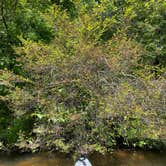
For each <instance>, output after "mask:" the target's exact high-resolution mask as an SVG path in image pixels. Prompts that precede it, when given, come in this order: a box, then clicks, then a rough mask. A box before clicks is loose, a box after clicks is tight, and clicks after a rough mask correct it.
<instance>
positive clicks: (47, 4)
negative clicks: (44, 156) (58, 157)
mask: <svg viewBox="0 0 166 166" xmlns="http://www.w3.org/2000/svg"><path fill="white" fill-rule="evenodd" d="M10 3H11V4H12V5H10ZM0 10H1V19H0V21H1V23H2V24H0V37H1V38H2V40H1V41H0V46H1V47H0V69H1V70H0V106H1V107H0V148H2V147H4V146H6V147H8V148H9V149H12V147H15V148H16V147H17V148H19V149H20V150H23V151H33V152H35V151H36V150H39V149H47V150H48V149H53V150H60V151H63V152H70V151H72V152H77V153H89V152H93V151H98V152H101V153H104V152H106V151H107V150H110V149H111V148H113V147H115V146H118V145H121V144H122V145H123V146H126V145H127V146H132V147H140V148H145V147H151V145H152V142H151V141H149V142H148V141H147V139H150V140H153V139H159V138H165V136H166V133H165V132H164V131H165V125H164V124H165V122H166V118H165V112H164V111H165V107H166V103H165V88H166V87H165V85H166V80H165V71H166V70H165V26H164V25H165V2H164V1H157V2H156V1H154V0H148V1H138V0H127V1H121V0H113V1H108V0H101V1H93V0H92V1H83V0H79V1H76V0H74V1H68V0H63V1H49V0H48V1H44V0H35V1H32V0H30V1H27V0H19V1H11V2H10V1H3V3H2V2H1V9H0Z"/></svg>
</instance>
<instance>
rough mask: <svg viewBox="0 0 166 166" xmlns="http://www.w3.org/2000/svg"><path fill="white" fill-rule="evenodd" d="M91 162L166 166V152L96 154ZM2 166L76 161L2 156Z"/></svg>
mask: <svg viewBox="0 0 166 166" xmlns="http://www.w3.org/2000/svg"><path fill="white" fill-rule="evenodd" d="M89 160H90V161H91V163H92V165H93V166H166V152H161V153H159V152H158V153H154V152H140V151H137V152H134V151H127V150H123V151H122V150H121V151H120V150H119V151H116V152H114V153H112V154H107V155H104V156H102V155H99V154H95V155H92V156H90V157H89ZM0 166H74V161H73V160H72V159H71V158H70V157H69V156H68V157H66V156H64V155H62V154H55V155H54V156H51V157H48V156H47V155H43V154H42V155H41V154H40V155H22V156H10V157H9V156H0Z"/></svg>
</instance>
